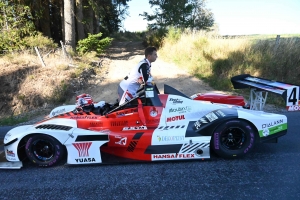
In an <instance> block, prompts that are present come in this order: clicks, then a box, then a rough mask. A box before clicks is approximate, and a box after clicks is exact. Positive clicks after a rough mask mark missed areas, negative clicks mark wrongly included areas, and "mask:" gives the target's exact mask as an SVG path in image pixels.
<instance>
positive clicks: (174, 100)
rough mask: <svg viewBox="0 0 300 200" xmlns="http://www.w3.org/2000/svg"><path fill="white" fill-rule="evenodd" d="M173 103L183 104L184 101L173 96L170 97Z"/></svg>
mask: <svg viewBox="0 0 300 200" xmlns="http://www.w3.org/2000/svg"><path fill="white" fill-rule="evenodd" d="M169 101H171V102H172V103H173V104H181V103H182V102H183V101H182V100H181V99H173V98H170V100H169Z"/></svg>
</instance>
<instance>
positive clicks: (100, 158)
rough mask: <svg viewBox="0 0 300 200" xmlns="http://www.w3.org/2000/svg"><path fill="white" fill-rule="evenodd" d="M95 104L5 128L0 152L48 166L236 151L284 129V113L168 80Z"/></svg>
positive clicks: (11, 159)
mask: <svg viewBox="0 0 300 200" xmlns="http://www.w3.org/2000/svg"><path fill="white" fill-rule="evenodd" d="M100 104H101V105H100ZM100 104H95V105H94V104H93V106H91V104H89V105H88V107H85V106H82V107H80V109H79V108H76V109H74V108H75V107H74V106H73V110H72V111H68V110H69V109H70V106H69V107H68V106H66V107H65V108H64V107H59V108H57V109H55V110H54V111H52V112H51V113H52V114H50V115H49V117H48V118H47V119H45V120H44V121H42V122H39V123H37V124H34V125H24V126H19V127H16V128H13V129H11V130H10V131H9V132H8V133H7V134H6V136H5V138H4V150H5V156H6V159H7V160H8V161H9V162H13V163H18V164H19V165H20V166H22V161H23V160H24V159H26V158H28V159H29V160H30V161H31V162H33V163H35V164H37V165H38V166H42V167H49V166H53V165H56V164H58V163H59V162H64V163H67V164H101V163H120V162H140V161H143V162H145V161H165V160H204V159H209V158H210V154H211V151H214V152H215V153H216V154H218V155H219V156H221V157H224V158H237V157H241V156H243V155H245V154H247V153H248V152H249V151H250V150H251V149H252V148H253V147H254V146H255V144H256V143H258V142H266V141H270V142H274V141H277V138H278V137H280V136H282V135H284V134H286V132H287V118H286V116H284V115H280V114H271V113H266V112H262V111H253V110H249V109H244V108H243V107H241V106H232V105H226V104H218V103H211V102H209V101H200V100H197V101H195V100H193V99H191V98H189V97H187V96H185V95H184V94H182V93H180V92H179V91H177V90H176V89H174V88H172V87H170V86H166V87H165V91H164V94H158V92H157V90H156V89H155V88H154V87H153V86H152V85H146V86H145V87H144V88H143V90H141V91H140V92H139V93H138V96H137V97H136V98H134V99H132V100H131V101H129V102H126V103H125V104H123V105H111V104H108V103H104V102H101V103H100Z"/></svg>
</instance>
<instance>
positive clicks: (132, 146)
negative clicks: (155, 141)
mask: <svg viewBox="0 0 300 200" xmlns="http://www.w3.org/2000/svg"><path fill="white" fill-rule="evenodd" d="M143 134H144V132H137V133H136V134H135V135H134V136H133V138H132V141H131V142H130V143H129V145H128V147H127V151H129V152H133V151H134V149H135V147H136V145H137V143H138V140H139V139H140V138H141V137H142V135H143Z"/></svg>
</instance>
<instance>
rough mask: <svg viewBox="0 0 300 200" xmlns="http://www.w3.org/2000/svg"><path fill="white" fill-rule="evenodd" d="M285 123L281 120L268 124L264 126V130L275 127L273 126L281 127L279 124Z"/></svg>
mask: <svg viewBox="0 0 300 200" xmlns="http://www.w3.org/2000/svg"><path fill="white" fill-rule="evenodd" d="M282 123H283V119H280V120H277V121H274V122H270V123H267V124H263V125H262V128H263V129H264V128H269V127H273V126H276V125H279V124H282Z"/></svg>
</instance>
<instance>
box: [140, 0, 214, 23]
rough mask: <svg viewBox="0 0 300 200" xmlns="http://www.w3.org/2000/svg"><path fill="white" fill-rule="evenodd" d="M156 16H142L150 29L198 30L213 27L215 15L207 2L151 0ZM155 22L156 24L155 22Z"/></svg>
mask: <svg viewBox="0 0 300 200" xmlns="http://www.w3.org/2000/svg"><path fill="white" fill-rule="evenodd" d="M149 4H150V5H151V8H152V7H155V8H154V11H153V12H154V14H153V15H150V14H148V13H147V12H144V13H143V14H140V15H141V16H144V17H145V18H144V19H146V20H147V21H148V22H149V23H148V27H149V28H150V29H158V28H166V27H168V26H173V27H176V28H196V29H206V28H208V27H211V26H212V25H213V22H214V19H213V14H212V13H211V12H210V11H209V10H208V9H206V8H205V0H149ZM153 21H154V22H153Z"/></svg>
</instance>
